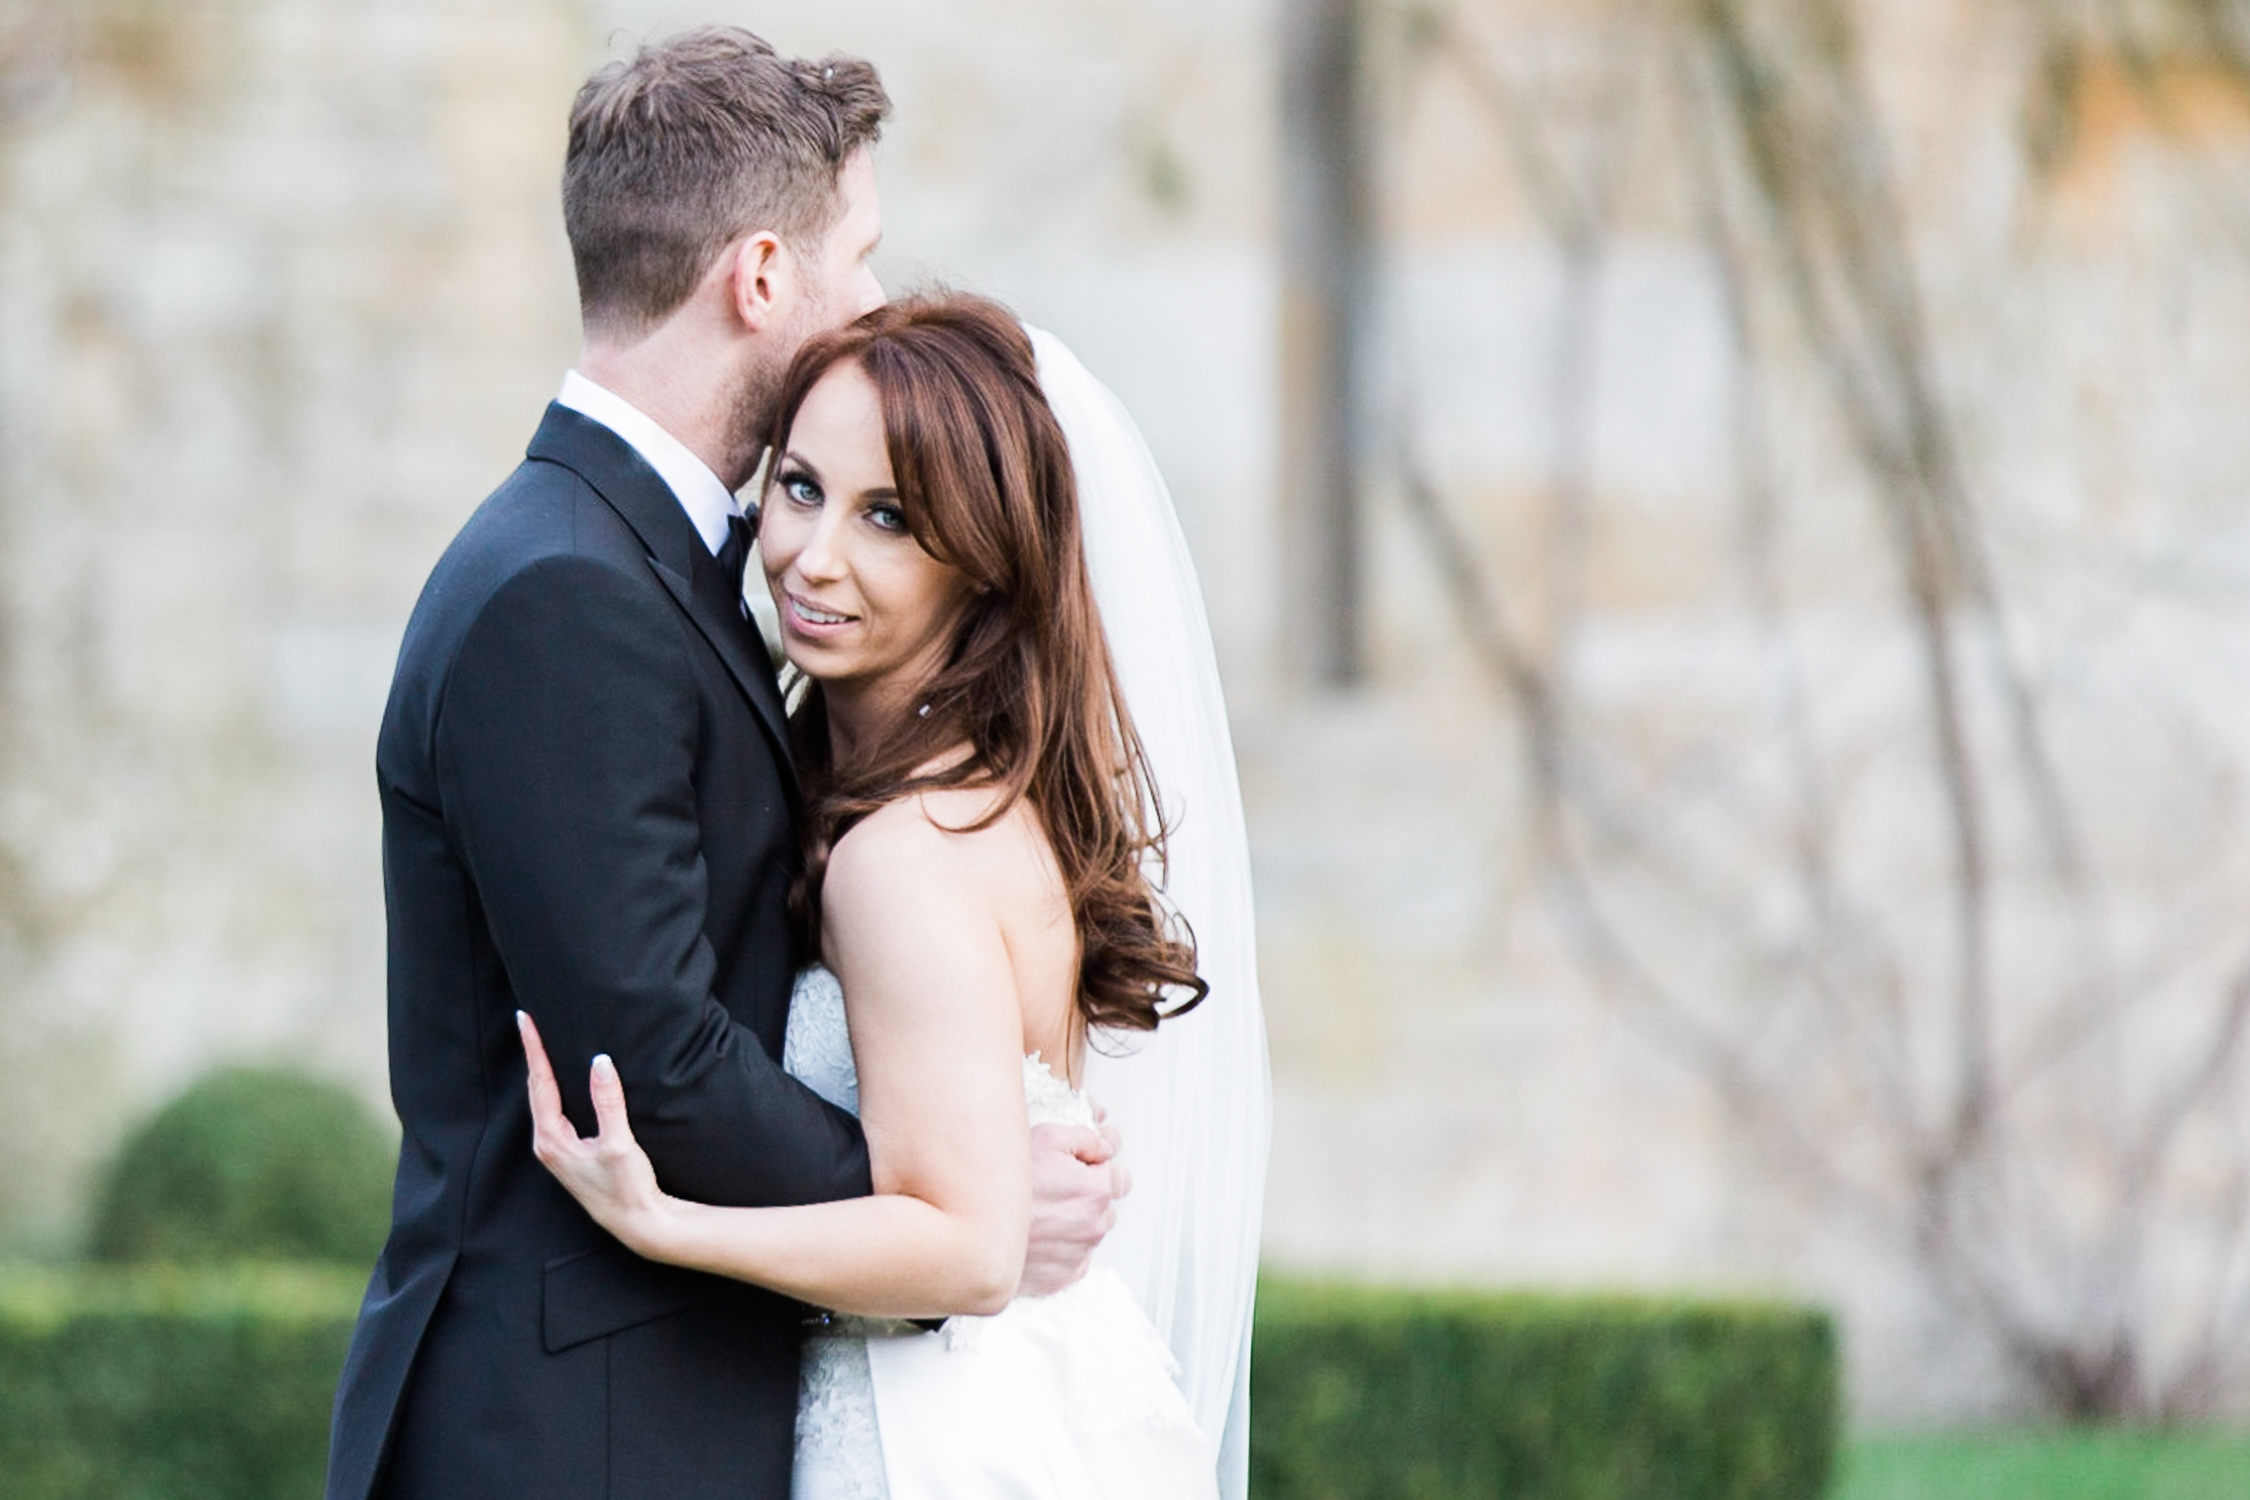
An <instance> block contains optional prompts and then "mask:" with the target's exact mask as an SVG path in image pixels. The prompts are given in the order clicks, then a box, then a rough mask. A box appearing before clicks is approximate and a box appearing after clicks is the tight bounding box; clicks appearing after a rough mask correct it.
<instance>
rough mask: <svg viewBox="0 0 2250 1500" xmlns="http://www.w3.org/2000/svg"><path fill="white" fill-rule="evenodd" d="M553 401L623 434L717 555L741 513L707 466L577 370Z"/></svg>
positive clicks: (566, 380)
mask: <svg viewBox="0 0 2250 1500" xmlns="http://www.w3.org/2000/svg"><path fill="white" fill-rule="evenodd" d="M555 400H556V401H557V402H559V403H561V404H562V405H564V406H567V407H569V408H570V409H571V410H572V411H574V412H577V413H578V414H579V415H580V416H584V417H591V418H592V419H593V420H594V421H596V422H599V423H601V424H602V425H603V426H604V427H607V428H608V429H609V430H610V431H611V432H614V433H616V434H617V435H618V436H619V437H621V438H623V439H624V440H625V441H626V443H627V444H628V445H629V446H630V447H631V448H632V450H633V451H634V452H635V453H638V454H639V455H640V456H641V457H642V459H643V460H645V461H646V462H647V464H648V466H649V467H650V468H652V469H654V470H655V471H656V474H657V477H658V478H659V479H662V480H663V481H664V483H665V485H666V486H667V487H668V488H670V490H671V491H672V495H673V498H675V499H677V500H678V501H679V502H680V509H682V510H684V511H686V512H687V515H688V519H689V520H690V521H692V522H694V523H695V530H696V534H697V535H698V536H700V537H702V538H703V545H704V546H706V547H708V548H710V549H711V555H712V556H713V557H717V556H718V555H719V549H720V548H721V547H723V546H725V545H726V540H727V521H728V520H729V519H730V518H731V517H734V516H738V515H740V514H742V506H741V505H740V504H739V503H738V502H737V501H736V500H735V498H734V496H733V495H732V494H730V493H729V492H728V490H727V487H726V486H725V485H724V484H722V483H721V482H720V481H719V476H718V475H716V474H714V473H712V472H711V467H710V465H708V464H706V463H705V462H704V461H703V460H702V459H700V458H697V457H696V456H695V455H694V454H693V453H690V452H689V451H688V447H687V444H685V443H683V442H681V441H680V440H679V439H678V438H676V437H674V436H672V434H670V433H669V432H666V431H665V430H664V429H663V428H661V427H659V426H657V425H656V423H655V422H654V421H653V420H651V419H650V418H649V417H648V416H647V415H646V414H644V413H643V412H642V411H641V410H640V408H638V407H636V406H634V405H633V403H632V402H630V401H627V400H626V399H625V398H624V397H623V396H620V395H618V394H616V393H615V392H613V391H608V390H604V389H603V388H602V387H600V386H598V385H596V384H594V382H592V381H591V380H588V379H587V378H586V377H585V376H583V375H581V374H579V373H578V372H577V371H576V370H573V371H571V372H570V373H569V374H568V375H565V376H564V377H563V383H562V392H561V394H559V395H557V396H556V397H555Z"/></svg>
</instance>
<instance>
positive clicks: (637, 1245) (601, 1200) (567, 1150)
mask: <svg viewBox="0 0 2250 1500" xmlns="http://www.w3.org/2000/svg"><path fill="white" fill-rule="evenodd" d="M516 1029H517V1031H518V1032H519V1033H520V1034H521V1035H522V1037H523V1054H524V1061H525V1063H526V1064H527V1065H528V1067H529V1069H530V1077H529V1080H528V1085H529V1086H528V1092H529V1094H530V1098H531V1149H532V1154H533V1155H535V1156H537V1157H538V1158H539V1161H540V1164H541V1165H543V1166H544V1167H546V1169H547V1170H548V1171H550V1172H552V1173H553V1174H554V1175H555V1180H556V1181H557V1182H559V1183H561V1184H562V1185H563V1186H564V1187H565V1188H566V1189H568V1190H569V1192H570V1196H572V1197H573V1198H576V1199H577V1200H578V1203H579V1206H580V1207H582V1208H584V1209H585V1210H586V1212H587V1214H588V1215H590V1216H591V1217H592V1218H593V1220H594V1222H595V1223H597V1224H599V1225H601V1226H602V1228H604V1229H606V1230H608V1231H609V1232H610V1233H611V1234H613V1235H615V1236H616V1237H617V1238H618V1240H619V1241H620V1242H621V1243H622V1244H623V1245H624V1246H625V1247H626V1248H627V1249H628V1250H631V1251H633V1252H634V1253H636V1254H639V1255H646V1256H651V1257H653V1258H662V1257H661V1254H660V1250H661V1247H660V1246H659V1245H658V1244H657V1243H656V1241H657V1239H658V1230H659V1228H660V1226H661V1224H662V1222H663V1220H664V1217H665V1209H666V1207H667V1206H668V1205H669V1204H670V1202H671V1200H670V1199H669V1198H667V1197H666V1196H665V1193H664V1190H663V1189H662V1188H661V1187H659V1186H657V1182H656V1167H655V1165H654V1164H653V1163H651V1162H650V1161H649V1159H648V1153H647V1152H645V1151H643V1150H642V1149H641V1146H640V1142H638V1141H636V1140H634V1139H633V1126H632V1122H631V1120H630V1119H629V1118H628V1117H627V1115H626V1112H625V1086H624V1084H623V1083H621V1082H619V1081H618V1077H617V1066H616V1064H615V1063H613V1062H611V1061H610V1059H609V1057H608V1055H607V1054H604V1055H603V1056H600V1057H597V1058H595V1059H594V1066H593V1076H592V1079H591V1083H590V1088H591V1091H592V1093H593V1097H594V1123H595V1130H596V1134H595V1136H594V1138H593V1139H592V1140H587V1139H586V1138H585V1137H583V1136H581V1135H580V1134H579V1133H578V1127H577V1126H575V1125H573V1124H571V1123H570V1117H569V1116H568V1115H565V1114H564V1113H563V1107H562V1090H561V1089H560V1088H559V1087H558V1086H557V1085H556V1083H555V1070H554V1066H553V1064H551V1063H550V1062H549V1061H548V1060H547V1049H546V1046H545V1045H544V1044H543V1043H542V1042H541V1041H540V1039H539V1028H538V1027H537V1026H536V1025H534V1024H532V1020H531V1017H530V1016H528V1015H526V1014H524V1013H523V1012H522V1011H520V1010H519V1011H517V1012H516Z"/></svg>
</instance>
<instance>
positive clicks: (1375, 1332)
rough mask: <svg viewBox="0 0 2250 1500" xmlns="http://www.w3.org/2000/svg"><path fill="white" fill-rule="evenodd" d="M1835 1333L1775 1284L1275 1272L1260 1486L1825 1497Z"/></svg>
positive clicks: (1407, 1496)
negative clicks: (1763, 1290) (1436, 1288)
mask: <svg viewBox="0 0 2250 1500" xmlns="http://www.w3.org/2000/svg"><path fill="white" fill-rule="evenodd" d="M1837 1383H1838V1381H1837V1359H1836V1335H1835V1329H1834V1325H1833V1324H1832V1323H1831V1322H1830V1320H1829V1319H1828V1317H1827V1316H1826V1315H1825V1314H1822V1313H1820V1312H1817V1311H1814V1310H1811V1309H1807V1308H1799V1307H1788V1306H1777V1305H1770V1304H1760V1303H1729V1302H1682V1301H1667V1300H1657V1299H1633V1298H1622V1297H1552V1296H1526V1295H1515V1294H1479V1293H1467V1292H1402V1291H1386V1290H1373V1289H1365V1288H1354V1287H1341V1286H1322V1285H1311V1284H1304V1283H1290V1282H1276V1281H1275V1280H1274V1279H1272V1278H1270V1277H1269V1278H1267V1279H1266V1280H1265V1281H1263V1282H1261V1284H1260V1286H1259V1291H1258V1322H1257V1338H1256V1347H1255V1353H1254V1356H1253V1359H1252V1361H1251V1366H1250V1390H1251V1398H1250V1488H1251V1494H1252V1495H1253V1496H1255V1497H1257V1500H1377V1497H1383V1500H1472V1497H1474V1500H1484V1497H1504V1500H1648V1497H1659V1500H1817V1497H1818V1496H1819V1495H1820V1494H1821V1493H1822V1491H1823V1490H1824V1489H1825V1488H1826V1487H1827V1484H1828V1479H1829V1474H1830V1470H1831V1469H1832V1467H1833V1466H1834V1463H1835V1454H1836V1445H1837V1438H1838V1426H1839V1421H1840V1412H1839V1407H1838V1390H1837Z"/></svg>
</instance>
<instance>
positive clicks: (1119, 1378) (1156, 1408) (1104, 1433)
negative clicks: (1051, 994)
mask: <svg viewBox="0 0 2250 1500" xmlns="http://www.w3.org/2000/svg"><path fill="white" fill-rule="evenodd" d="M783 1065H784V1066H785V1067H787V1068H788V1070H789V1072H790V1073H791V1074H793V1075H794V1076H796V1077H797V1078H799V1079H802V1080H803V1081H804V1082H805V1083H806V1084H807V1085H809V1086H810V1087H811V1088H812V1090H813V1091H814V1092H815V1093H817V1094H819V1095H820V1096H821V1097H822V1098H824V1099H827V1100H828V1101H829V1102H830V1103H832V1104H835V1105H837V1106H838V1107H840V1108H843V1109H848V1110H850V1111H851V1112H852V1113H854V1114H857V1113H858V1112H859V1076H858V1072H857V1070H856V1069H855V1067H854V1066H853V1062H852V1044H851V1035H850V1033H849V1032H848V1031H847V1030H846V1028H845V1024H844V994H843V990H842V988H841V987H840V986H839V985H838V984H837V982H836V978H835V976H834V975H833V974H831V973H829V972H828V971H827V970H826V969H822V968H813V969H808V970H806V971H805V972H804V973H803V974H802V975H800V976H799V977H798V980H797V988H796V993H795V994H794V995H793V996H792V997H791V1000H790V1005H789V1031H788V1042H787V1045H786V1047H785V1049H784V1052H783ZM1023 1081H1024V1098H1025V1103H1026V1105H1027V1106H1028V1110H1029V1114H1030V1122H1031V1123H1032V1124H1034V1125H1039V1124H1047V1123H1054V1124H1077V1125H1090V1124H1092V1123H1093V1107H1092V1105H1091V1104H1090V1103H1089V1102H1088V1101H1087V1098H1086V1096H1085V1095H1084V1094H1082V1093H1079V1092H1078V1091H1077V1090H1075V1089H1072V1088H1071V1087H1070V1086H1069V1085H1068V1084H1067V1083H1065V1082H1064V1081H1063V1080H1062V1079H1060V1078H1057V1077H1056V1076H1055V1075H1054V1074H1053V1073H1052V1072H1051V1071H1049V1070H1048V1068H1047V1066H1046V1064H1045V1063H1043V1062H1042V1061H1041V1060H1040V1059H1039V1057H1038V1056H1037V1055H1036V1054H1034V1055H1033V1056H1030V1057H1027V1058H1025V1059H1024V1064H1023ZM1126 1207H1127V1208H1128V1209H1129V1204H1128V1205H1126ZM1172 1367H1173V1360H1172V1355H1171V1351H1170V1350H1168V1349H1167V1348H1166V1347H1165V1345H1164V1343H1163V1341H1162V1340H1161V1339H1159V1338H1158V1337H1157V1335H1156V1331H1155V1329H1154V1328H1152V1327H1151V1326H1150V1324H1149V1321H1148V1318H1147V1317H1146V1315H1144V1314H1143V1313H1142V1311H1141V1309H1140V1306H1139V1305H1138V1304H1137V1303H1136V1302H1135V1301H1134V1300H1133V1296H1132V1294H1131V1293H1130V1292H1129V1291H1127V1290H1126V1288H1125V1283H1124V1282H1123V1281H1121V1280H1120V1279H1119V1278H1118V1276H1117V1274H1116V1273H1115V1272H1114V1271H1109V1270H1104V1269H1097V1270H1095V1271H1094V1272H1092V1273H1091V1274H1090V1275H1088V1276H1087V1277H1086V1278H1085V1279H1084V1280H1082V1281H1080V1282H1079V1283H1078V1284H1077V1285H1075V1286H1072V1287H1069V1288H1066V1289H1065V1290H1063V1291H1060V1292H1057V1293H1056V1294H1054V1295H1053V1296H1051V1297H1019V1298H1017V1299H1016V1300H1015V1301H1014V1302H1012V1303H1010V1304H1009V1305H1008V1306H1007V1307H1006V1308H1005V1309H1003V1310H1002V1311H1001V1312H999V1313H997V1314H995V1315H994V1316H992V1317H989V1318H970V1317H959V1318H950V1319H948V1320H947V1321H946V1323H945V1326H944V1327H942V1328H940V1329H937V1330H936V1331H934V1332H932V1331H925V1330H923V1329H922V1328H919V1327H917V1326H916V1325H914V1324H912V1323H901V1322H895V1321H892V1320H889V1319H877V1318H853V1317H831V1318H829V1319H828V1320H826V1322H825V1323H823V1324H822V1325H820V1326H818V1327H816V1328H814V1329H813V1330H811V1332H810V1334H809V1336H808V1337H807V1339H806V1341H805V1366H804V1379H803V1383H802V1386H801V1387H800V1390H799V1394H798V1399H797V1467H796V1476H795V1480H794V1482H793V1484H792V1489H791V1493H792V1494H793V1496H794V1497H795V1500H1215V1497H1216V1495H1217V1493H1218V1479H1217V1474H1218V1452H1217V1449H1216V1448H1215V1447H1214V1445H1213V1444H1212V1442H1211V1441H1210V1440H1209V1439H1208V1438H1206V1437H1205V1436H1204V1435H1203V1433H1202V1432H1200V1431H1198V1430H1197V1428H1196V1425H1195V1419H1194V1417H1193V1415H1192V1414H1191V1413H1190V1412H1189V1410H1188V1405H1187V1401H1186V1399H1185V1398H1184V1397H1183V1396H1182V1395H1181V1394H1180V1389H1179V1386H1178V1384H1177V1383H1176V1382H1175V1381H1174V1379H1173V1375H1172Z"/></svg>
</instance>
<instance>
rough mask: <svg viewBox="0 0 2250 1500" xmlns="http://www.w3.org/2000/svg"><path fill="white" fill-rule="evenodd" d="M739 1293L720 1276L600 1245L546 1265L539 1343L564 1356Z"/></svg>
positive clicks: (622, 1248) (541, 1288) (550, 1351)
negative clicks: (591, 1341)
mask: <svg viewBox="0 0 2250 1500" xmlns="http://www.w3.org/2000/svg"><path fill="white" fill-rule="evenodd" d="M737 1290H738V1288H737V1287H736V1286H735V1285H734V1283H732V1282H729V1281H725V1280H722V1279H721V1278H719V1277H717V1276H706V1275H704V1274H703V1273H701V1272H700V1271H683V1270H681V1269H680V1268H679V1267H677V1266H660V1265H657V1264H656V1263H655V1262H653V1261H646V1260H642V1259H641V1258H640V1257H639V1256H637V1255H635V1254H633V1253H632V1252H631V1251H630V1250H627V1249H626V1248H625V1247H624V1246H622V1245H597V1246H595V1247H594V1248H593V1249H591V1250H581V1251H579V1252H578V1253H577V1254H575V1255H566V1256H564V1257H562V1258H561V1259H560V1260H554V1261H549V1262H548V1263H547V1267H546V1270H545V1272H544V1273H543V1274H542V1277H541V1285H540V1298H539V1332H540V1339H541V1342H543V1343H544V1344H545V1345H546V1348H547V1352H548V1353H549V1354H560V1353H562V1351H563V1350H565V1349H568V1348H571V1347H572V1346H574V1345H577V1344H583V1343H585V1342H586V1341H587V1340H588V1339H598V1338H606V1337H607V1336H608V1335H610V1334H613V1333H616V1332H618V1331H619V1330H620V1329H625V1328H631V1327H633V1326H635V1325H636V1324H640V1323H648V1322H653V1321H654V1320H656V1319H658V1318H665V1317H670V1316H671V1315H672V1314H673V1313H677V1312H685V1311H687V1310H688V1309H689V1308H691V1307H701V1306H702V1305H703V1304H705V1303H707V1302H716V1301H717V1300H719V1299H720V1298H721V1297H724V1296H727V1295H728V1294H730V1293H732V1292H735V1291H737Z"/></svg>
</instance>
